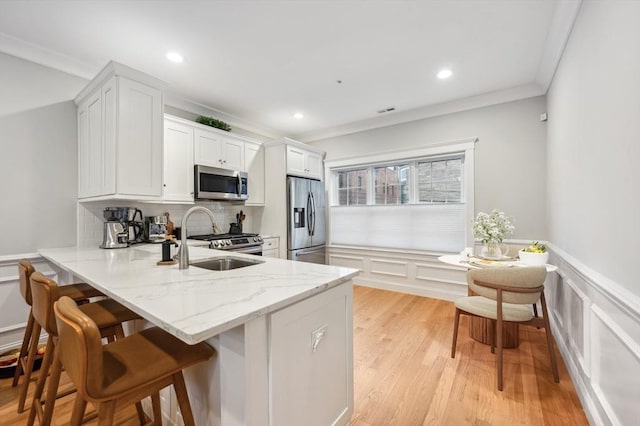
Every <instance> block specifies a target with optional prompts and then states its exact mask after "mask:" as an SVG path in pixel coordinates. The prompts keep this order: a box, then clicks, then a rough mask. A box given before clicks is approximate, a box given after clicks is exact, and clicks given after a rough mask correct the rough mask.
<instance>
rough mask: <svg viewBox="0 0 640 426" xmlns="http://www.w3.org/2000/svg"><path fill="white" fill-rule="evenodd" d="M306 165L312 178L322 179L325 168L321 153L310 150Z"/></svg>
mask: <svg viewBox="0 0 640 426" xmlns="http://www.w3.org/2000/svg"><path fill="white" fill-rule="evenodd" d="M306 165H307V167H306V169H307V173H308V175H309V177H310V178H315V179H320V180H322V175H323V172H324V170H323V165H322V156H321V155H320V154H316V153H315V152H308V153H307V162H306Z"/></svg>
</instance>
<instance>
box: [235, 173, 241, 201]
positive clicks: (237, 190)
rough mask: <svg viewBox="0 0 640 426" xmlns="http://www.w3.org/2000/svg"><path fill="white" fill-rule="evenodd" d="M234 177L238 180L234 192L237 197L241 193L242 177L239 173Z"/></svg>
mask: <svg viewBox="0 0 640 426" xmlns="http://www.w3.org/2000/svg"><path fill="white" fill-rule="evenodd" d="M236 179H238V181H237V182H236V193H237V194H238V197H239V196H241V195H242V178H241V177H240V175H239V174H238V175H236Z"/></svg>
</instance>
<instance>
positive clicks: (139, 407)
mask: <svg viewBox="0 0 640 426" xmlns="http://www.w3.org/2000/svg"><path fill="white" fill-rule="evenodd" d="M136 412H137V413H138V421H139V422H140V426H142V425H144V424H145V423H146V422H147V417H146V416H145V415H144V410H143V409H142V403H141V402H140V401H138V402H136ZM154 420H155V419H154Z"/></svg>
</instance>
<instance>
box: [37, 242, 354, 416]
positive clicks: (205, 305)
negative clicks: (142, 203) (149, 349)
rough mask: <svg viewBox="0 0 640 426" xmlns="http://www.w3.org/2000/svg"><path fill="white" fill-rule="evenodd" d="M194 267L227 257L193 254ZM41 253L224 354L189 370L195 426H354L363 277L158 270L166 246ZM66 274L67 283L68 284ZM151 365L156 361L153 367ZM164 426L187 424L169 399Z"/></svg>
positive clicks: (344, 272)
mask: <svg viewBox="0 0 640 426" xmlns="http://www.w3.org/2000/svg"><path fill="white" fill-rule="evenodd" d="M189 252H190V257H191V261H192V262H194V261H198V260H200V259H208V258H212V257H224V256H225V255H227V254H226V253H224V252H222V251H217V250H210V249H207V248H200V247H190V249H189ZM39 253H40V254H41V255H42V256H43V257H44V258H45V259H47V260H49V261H50V262H51V263H52V264H53V265H54V266H56V267H59V268H60V272H59V273H60V274H61V276H62V277H65V278H69V279H71V275H72V276H75V277H77V278H78V279H81V280H84V281H86V282H88V283H90V284H91V285H93V286H95V287H96V288H98V289H99V290H101V291H103V292H104V293H105V294H107V295H109V296H110V297H112V298H113V299H115V300H117V301H118V302H120V303H122V304H123V305H125V306H127V307H128V308H130V309H132V310H133V311H135V312H137V313H138V314H140V315H141V316H142V317H143V318H144V319H145V320H147V321H148V322H149V323H152V324H154V325H157V326H159V327H161V328H163V329H164V330H166V331H168V332H169V333H171V334H173V335H175V336H177V337H178V338H180V339H181V340H183V341H185V342H186V343H190V344H194V343H197V342H201V341H206V342H207V343H209V344H210V345H211V346H213V347H214V348H216V350H217V352H218V353H217V356H216V357H214V358H213V359H212V360H210V361H209V362H207V363H205V364H202V365H197V366H194V367H192V368H191V369H188V370H187V371H185V378H186V381H187V387H188V390H189V397H190V400H191V405H192V409H193V414H194V418H195V420H196V424H199V425H225V426H227V425H294V424H307V425H328V424H346V423H347V422H348V420H349V418H350V416H351V413H352V411H353V371H352V370H353V337H352V331H353V330H352V329H353V326H352V282H351V279H352V278H353V277H355V276H356V275H357V274H358V271H357V270H355V269H349V268H340V267H334V266H326V265H316V264H310V263H302V262H291V261H287V260H282V259H272V258H260V257H255V256H250V255H242V254H233V255H232V257H235V258H244V259H250V260H254V261H255V260H260V261H262V262H261V263H259V264H255V265H251V266H248V267H244V268H239V269H234V270H229V271H210V270H206V269H202V268H197V267H193V266H191V267H190V268H189V269H185V270H179V269H178V265H174V266H157V264H156V263H157V261H158V260H160V259H161V247H160V245H142V246H133V247H130V248H126V249H118V250H103V249H98V248H79V247H71V248H59V249H42V250H40V251H39ZM65 274H66V276H65ZM149 362H150V363H152V362H153V360H149ZM161 396H162V400H163V402H162V403H163V408H162V411H163V416H164V417H165V418H164V422H165V424H179V423H180V421H181V419H180V418H179V416H180V414H179V412H178V408H177V405H176V403H175V398H173V400H172V398H171V394H170V393H169V391H167V390H164V391H163V394H162V395H161Z"/></svg>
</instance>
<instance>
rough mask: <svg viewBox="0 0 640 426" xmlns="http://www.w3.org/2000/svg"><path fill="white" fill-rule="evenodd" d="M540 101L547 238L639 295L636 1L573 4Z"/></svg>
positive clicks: (639, 5) (639, 7) (639, 32)
mask: <svg viewBox="0 0 640 426" xmlns="http://www.w3.org/2000/svg"><path fill="white" fill-rule="evenodd" d="M548 106H549V121H548V126H549V127H548V141H547V145H548V170H549V172H548V176H549V179H548V197H549V201H548V206H549V207H548V209H549V210H548V211H549V231H550V233H549V239H550V240H552V241H553V242H554V244H556V245H557V246H558V247H560V248H561V249H562V250H564V251H566V252H568V253H570V254H571V255H573V256H574V257H575V258H576V259H578V260H579V261H581V262H582V263H584V264H586V265H589V267H590V268H592V269H593V270H595V271H597V272H598V273H600V274H602V275H604V276H606V277H608V278H609V279H611V280H612V281H614V282H615V283H617V284H619V285H620V286H622V287H624V288H625V289H627V290H629V291H630V292H632V293H634V294H635V295H638V296H640V281H639V280H638V278H637V263H636V262H637V259H638V240H639V239H640V189H639V186H638V185H639V183H640V167H638V161H640V143H639V142H638V138H639V137H640V2H635V1H611V2H596V1H586V2H584V3H583V5H582V8H581V11H580V13H579V15H578V19H577V20H576V24H575V27H574V29H573V32H572V34H571V37H570V39H569V42H568V44H567V47H566V50H565V53H564V55H563V57H562V61H561V63H560V66H559V67H558V70H557V71H556V75H555V77H554V79H553V83H552V85H551V88H550V91H549V93H548Z"/></svg>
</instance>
